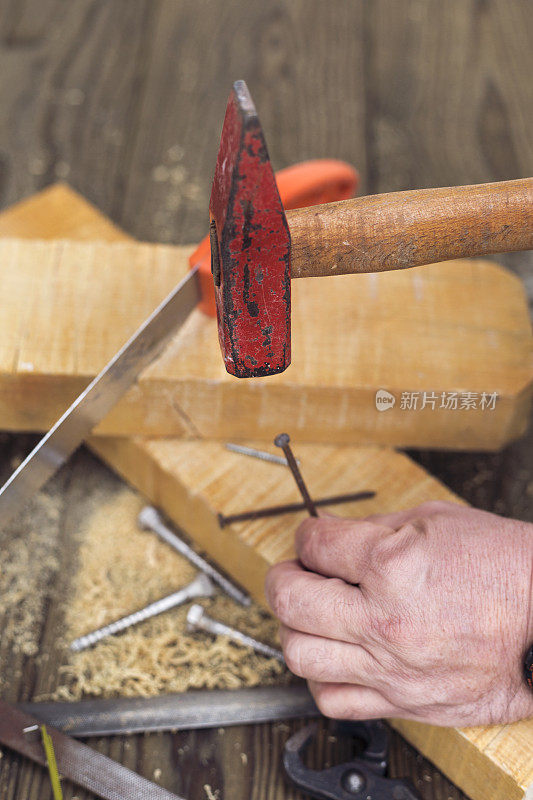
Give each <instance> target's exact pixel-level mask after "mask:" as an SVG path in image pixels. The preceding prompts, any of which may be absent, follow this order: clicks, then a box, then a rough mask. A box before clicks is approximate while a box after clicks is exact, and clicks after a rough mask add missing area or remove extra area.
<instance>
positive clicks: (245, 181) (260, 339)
mask: <svg viewBox="0 0 533 800" xmlns="http://www.w3.org/2000/svg"><path fill="white" fill-rule="evenodd" d="M209 212H210V219H211V226H210V234H211V269H212V272H213V279H214V282H215V295H216V305H217V320H218V337H219V340H220V347H221V350H222V355H223V357H224V363H225V365H226V369H227V371H228V372H230V373H231V374H232V375H236V376H237V377H238V378H251V377H257V376H261V375H274V374H275V373H277V372H283V370H284V369H286V368H287V367H288V366H289V364H290V362H291V276H290V246H291V243H290V235H289V228H288V225H287V221H286V219H285V213H284V211H283V205H282V203H281V200H280V196H279V193H278V187H277V185H276V180H275V178H274V173H273V171H272V167H271V166H270V159H269V157H268V152H267V149H266V144H265V140H264V138H263V133H262V131H261V125H260V123H259V119H258V117H257V112H256V110H255V107H254V104H253V102H252V98H251V97H250V94H249V92H248V89H247V86H246V84H245V83H244V81H237V82H236V83H235V84H234V85H233V91H232V93H231V95H230V98H229V101H228V106H227V109H226V117H225V119H224V127H223V129H222V137H221V143H220V149H219V152H218V158H217V165H216V169H215V177H214V179H213V187H212V190H211V201H210V204H209Z"/></svg>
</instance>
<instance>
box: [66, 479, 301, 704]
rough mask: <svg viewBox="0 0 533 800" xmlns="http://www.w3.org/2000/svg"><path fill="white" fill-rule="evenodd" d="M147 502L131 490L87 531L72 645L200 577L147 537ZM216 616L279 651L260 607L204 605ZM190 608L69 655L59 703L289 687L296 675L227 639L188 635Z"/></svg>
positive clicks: (70, 618)
mask: <svg viewBox="0 0 533 800" xmlns="http://www.w3.org/2000/svg"><path fill="white" fill-rule="evenodd" d="M142 505H143V501H142V499H141V498H140V497H139V496H138V495H137V494H136V493H134V492H132V491H131V490H129V489H124V490H123V491H122V492H121V493H120V494H119V495H118V496H115V497H114V498H112V500H110V501H109V502H108V503H106V504H104V505H102V506H100V507H99V508H97V509H95V511H94V513H93V514H92V515H91V516H90V518H89V519H88V520H87V523H86V528H85V530H84V531H82V537H83V538H82V544H81V546H80V551H79V569H78V574H77V576H76V578H75V580H74V581H73V597H72V600H71V602H70V603H69V607H68V609H67V611H66V637H65V638H66V641H65V644H66V645H67V644H68V643H69V642H70V641H72V639H74V638H76V637H77V636H80V635H81V634H84V633H87V632H88V631H90V630H93V629H95V628H98V627H100V626H101V625H105V624H107V623H108V622H111V621H112V620H114V619H118V618H119V617H121V616H123V615H125V614H128V613H130V612H131V611H134V610H136V609H140V608H142V607H143V606H144V605H146V604H148V603H150V602H152V601H154V600H157V599H158V598H160V597H163V596H164V595H166V594H170V593H171V592H174V591H176V589H178V588H180V587H182V586H184V585H185V584H186V583H188V582H189V581H190V580H192V578H193V577H194V576H195V574H196V569H195V568H194V567H193V566H192V565H191V564H190V563H189V562H188V561H187V560H186V559H184V558H182V557H181V556H180V555H179V554H178V553H176V552H175V551H173V550H172V549H170V548H169V547H168V546H167V545H166V544H165V543H163V542H161V541H160V540H159V539H158V538H157V537H156V536H155V535H154V534H152V533H149V532H145V531H140V530H139V529H138V528H137V524H136V519H137V515H138V512H139V511H140V509H141V508H142ZM201 602H202V604H203V605H204V606H205V607H206V608H207V609H208V613H209V614H210V615H211V616H213V617H216V618H217V619H220V620H222V621H223V622H225V623H227V624H229V625H231V626H233V627H236V628H239V629H241V630H243V631H245V632H246V633H248V634H250V635H251V636H253V637H254V638H257V639H259V640H261V641H265V642H267V643H269V644H272V645H273V646H277V622H276V621H275V620H274V619H273V618H272V617H271V616H270V615H269V614H267V613H266V612H265V611H263V610H262V609H261V608H259V606H257V605H252V607H250V608H243V607H241V606H238V605H237V604H236V603H234V602H233V601H232V600H231V599H230V598H228V597H226V596H225V595H223V594H222V593H217V595H216V596H215V597H214V598H212V599H209V600H202V601H201ZM188 607H189V606H188V605H185V606H183V607H181V608H176V609H173V610H171V611H169V612H166V613H164V614H162V615H160V616H159V617H154V618H153V619H151V620H147V621H146V622H144V623H141V624H140V625H137V626H135V627H132V628H130V629H129V630H127V631H125V632H124V633H123V634H120V635H118V636H112V637H109V638H108V639H105V640H103V641H101V642H100V643H98V644H97V645H96V646H95V647H93V648H90V649H89V650H86V651H82V652H81V653H77V654H71V653H70V652H69V655H68V658H69V664H68V665H66V666H65V667H63V668H62V669H61V685H60V686H59V688H58V689H57V691H56V692H55V694H54V697H56V698H59V699H66V700H74V699H79V698H80V697H82V696H86V695H92V696H104V697H108V696H113V695H117V694H120V695H125V696H150V695H155V694H159V693H165V692H179V691H186V690H188V689H193V688H195V689H200V688H208V689H215V688H230V689H233V688H234V689H237V688H240V687H243V686H257V685H259V684H272V683H281V682H285V681H287V680H288V679H289V673H288V672H287V670H286V669H285V668H284V667H283V665H281V664H279V662H277V661H276V660H275V659H267V658H264V657H262V656H259V655H257V654H256V653H254V652H253V651H251V650H249V649H248V648H243V647H241V646H238V645H236V644H235V643H233V642H230V641H229V640H227V639H226V638H225V637H217V638H213V637H210V636H209V635H207V634H203V633H195V634H187V633H186V619H185V618H186V615H187V610H188Z"/></svg>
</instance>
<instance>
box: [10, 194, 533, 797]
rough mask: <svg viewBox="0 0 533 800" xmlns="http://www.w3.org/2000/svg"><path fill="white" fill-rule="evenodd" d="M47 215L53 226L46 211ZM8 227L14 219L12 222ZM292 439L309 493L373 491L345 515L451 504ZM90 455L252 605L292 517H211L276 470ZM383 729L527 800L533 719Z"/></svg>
mask: <svg viewBox="0 0 533 800" xmlns="http://www.w3.org/2000/svg"><path fill="white" fill-rule="evenodd" d="M41 200H42V201H43V202H41ZM33 202H34V205H33V208H32V212H31V213H30V214H28V216H27V219H26V222H25V224H24V225H23V226H22V228H23V230H21V229H20V227H19V229H18V230H17V231H16V232H17V235H18V236H21V235H25V236H27V237H28V238H31V236H32V219H33V217H34V214H35V213H37V212H38V215H39V217H40V218H41V219H42V220H45V218H46V215H47V213H48V211H47V207H48V202H47V198H46V196H45V197H42V198H37V199H35V201H33ZM50 209H51V212H50V217H51V219H50V224H51V227H53V226H54V225H55V221H54V220H55V219H56V218H55V215H54V208H53V204H50ZM88 213H89V212H88ZM91 213H92V215H93V217H92V219H93V222H94V225H95V233H96V230H97V227H98V224H99V214H98V212H96V210H94V211H92V212H91ZM17 218H18V219H20V217H18V215H17ZM5 219H6V217H5V216H4V217H2V215H0V231H1V232H2V233H3V234H4V235H9V234H10V233H11V230H10V229H9V226H8V227H7V228H6V227H5V222H4V227H3V228H2V225H1V223H2V222H3V221H4V220H5ZM42 224H43V227H44V228H46V224H45V223H44V222H43V223H42ZM104 230H106V229H105V228H104ZM23 231H24V232H23ZM60 235H62V236H63V235H68V236H70V237H72V238H76V236H77V230H76V224H75V219H74V220H73V221H72V225H71V227H70V229H69V230H68V231H66V230H65V231H61V232H60ZM276 432H278V431H276ZM298 438H299V437H295V440H296V442H297V445H296V446H297V451H298V455H299V456H300V457H301V458H302V462H303V463H302V468H303V469H304V472H305V476H306V478H307V480H308V482H309V485H310V487H311V490H312V491H313V493H316V494H321V493H322V491H324V493H325V492H326V491H327V492H328V493H330V492H333V491H335V487H338V489H339V490H340V489H341V487H342V488H343V489H345V488H350V489H355V488H373V489H376V490H377V491H378V494H377V496H376V498H375V499H374V500H372V501H365V502H364V503H360V504H357V506H355V507H354V506H352V507H349V506H347V507H345V508H344V509H343V512H344V513H349V512H351V513H355V514H363V513H372V511H374V510H387V509H392V508H395V509H397V508H401V507H406V506H409V505H413V504H415V503H417V502H422V501H424V500H428V499H435V498H442V499H445V498H446V497H448V498H449V499H456V498H453V496H452V495H451V493H450V492H449V491H448V490H447V489H446V488H445V487H444V486H443V485H442V484H440V483H439V482H438V481H436V480H435V479H434V478H432V477H431V476H430V475H428V473H427V472H425V471H424V470H423V469H422V468H420V467H418V466H416V465H415V464H414V463H413V462H412V461H411V460H410V459H408V458H407V457H406V456H403V455H400V454H398V453H395V452H393V451H390V450H386V449H381V448H374V447H367V448H334V447H326V446H317V445H300V444H299V443H298ZM262 446H263V447H264V445H262ZM92 447H93V449H94V450H95V452H99V453H100V455H102V457H104V458H105V460H106V461H107V462H108V463H109V464H110V465H111V466H113V468H114V469H116V470H117V471H118V472H119V473H120V474H122V475H123V476H124V477H126V478H127V479H128V480H130V482H131V483H133V484H134V485H136V486H137V487H138V488H140V489H141V490H142V491H143V492H144V494H145V495H146V496H147V497H148V498H149V499H151V500H152V501H153V502H155V503H159V504H161V506H162V507H163V508H164V509H165V511H166V512H167V514H168V515H169V516H170V517H171V518H174V520H175V521H176V522H178V523H179V522H180V520H181V521H182V523H183V524H185V525H187V527H188V532H189V533H190V534H191V535H195V536H196V538H197V541H198V542H202V543H203V546H204V547H205V548H206V549H207V550H208V552H210V553H211V554H212V555H213V557H215V558H217V559H218V560H219V561H220V563H221V564H223V565H225V566H226V567H227V568H228V569H230V570H231V571H235V570H237V567H238V573H237V572H236V574H239V575H240V577H241V580H242V581H243V583H244V584H245V585H247V586H248V587H249V588H251V590H253V592H254V594H255V595H256V596H259V595H260V593H261V591H262V589H261V587H262V578H263V576H264V573H265V570H266V569H267V567H268V563H269V559H271V560H272V559H273V560H279V559H281V558H284V557H286V556H288V555H290V553H291V547H292V544H291V543H292V530H293V527H294V524H295V522H296V518H295V517H291V518H290V520H287V524H285V525H283V526H281V525H280V520H278V521H277V524H276V523H275V522H273V521H270V523H269V524H268V530H267V527H266V523H261V524H259V523H254V526H255V527H254V528H253V529H252V528H250V529H248V530H246V529H243V528H242V526H241V527H240V528H239V529H238V531H237V528H236V527H233V528H232V530H233V533H230V532H229V531H227V532H226V533H225V534H224V533H223V532H221V531H220V530H219V529H218V528H217V522H216V520H215V512H218V511H226V513H227V512H228V511H229V510H230V509H232V508H233V509H235V510H237V509H239V510H242V509H243V508H244V507H252V506H257V505H259V504H264V505H267V504H270V502H274V497H277V498H280V499H281V498H284V497H288V496H289V495H290V497H291V499H293V498H294V497H295V494H294V492H295V490H294V489H293V488H292V484H291V482H290V480H287V477H288V476H287V474H286V472H285V470H284V468H283V467H276V466H274V465H267V464H263V463H261V462H255V461H253V462H250V460H249V459H247V458H245V457H242V456H237V455H235V454H232V453H229V452H228V451H226V450H225V448H223V446H222V444H220V443H217V442H191V441H183V440H165V441H162V440H146V439H144V440H143V439H140V438H135V439H120V438H114V439H106V438H103V437H100V438H94V439H93V441H92ZM238 464H240V465H241V466H237V465H238ZM252 465H253V469H252ZM252 477H253V480H252ZM263 526H265V527H263ZM272 526H274V527H272ZM252 530H255V533H254V534H252ZM392 724H393V725H394V726H395V727H396V728H397V729H398V730H399V731H400V732H401V733H402V734H403V735H404V736H405V737H406V738H407V739H408V740H409V741H411V742H412V743H413V744H415V746H416V747H418V749H419V750H420V751H421V752H422V753H424V755H426V756H427V757H428V758H430V759H431V760H432V761H433V762H434V763H435V764H436V765H437V766H438V767H439V768H440V769H441V770H442V771H443V772H445V773H446V774H447V775H448V776H449V777H450V778H451V780H453V781H454V782H455V783H456V784H457V785H458V786H460V787H461V788H462V789H463V790H464V791H465V792H466V793H467V794H469V795H470V796H471V797H472V798H473V800H488V799H489V798H490V800H519V798H526V792H527V796H528V800H529V798H530V797H531V795H532V794H533V720H529V721H525V722H521V723H516V724H514V725H511V726H500V727H491V728H475V729H469V730H458V729H453V728H437V727H433V726H427V725H419V724H416V723H413V722H405V721H402V720H393V721H392Z"/></svg>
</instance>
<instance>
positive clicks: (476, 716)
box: [266, 502, 533, 726]
mask: <svg viewBox="0 0 533 800" xmlns="http://www.w3.org/2000/svg"><path fill="white" fill-rule="evenodd" d="M296 551H297V554H298V558H299V562H298V561H288V562H284V563H282V564H277V565H276V566H275V567H273V568H272V569H271V570H270V572H269V574H268V577H267V583H266V592H267V598H268V601H269V603H270V605H271V607H272V610H273V611H274V613H275V614H276V616H277V617H279V619H280V620H281V623H282V624H281V633H280V635H281V642H282V645H283V650H284V653H285V658H286V661H287V664H288V666H289V669H291V670H292V671H293V672H294V673H296V674H297V675H300V676H302V677H304V678H307V679H308V681H309V687H310V689H311V692H312V693H313V696H314V698H315V700H316V703H317V705H318V707H319V708H320V710H321V711H322V712H323V713H324V714H325V715H326V716H329V717H335V718H337V719H343V718H348V719H370V718H372V717H392V716H396V717H404V718H406V719H415V720H419V721H421V722H430V723H433V724H435V725H460V726H464V725H478V724H490V723H503V722H511V721H513V720H517V719H520V718H524V717H528V716H531V715H533V692H531V690H529V689H528V688H527V686H526V685H525V683H524V680H523V677H522V668H521V664H522V659H523V656H524V653H525V651H526V649H527V647H528V645H530V644H531V643H532V642H533V595H532V591H533V585H532V571H533V525H530V524H528V523H525V522H518V521H516V520H510V519H503V518H501V517H497V516H495V515H494V514H488V513H486V512H484V511H477V510H475V509H470V508H465V507H463V506H460V505H455V504H453V503H442V502H435V503H426V504H424V505H422V506H419V507H418V508H414V509H411V510H409V511H403V512H400V513H397V514H387V515H384V516H376V517H371V518H368V519H365V520H360V521H357V520H351V519H340V518H338V517H330V516H327V517H319V518H315V519H308V520H306V521H305V522H304V523H303V524H302V525H300V527H299V528H298V530H297V532H296Z"/></svg>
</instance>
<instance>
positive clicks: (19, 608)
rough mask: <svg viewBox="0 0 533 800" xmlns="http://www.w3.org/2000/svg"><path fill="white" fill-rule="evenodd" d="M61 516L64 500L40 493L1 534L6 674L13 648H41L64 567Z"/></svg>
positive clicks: (0, 663)
mask: <svg viewBox="0 0 533 800" xmlns="http://www.w3.org/2000/svg"><path fill="white" fill-rule="evenodd" d="M59 515H60V501H59V500H58V499H57V498H54V497H52V496H51V495H48V494H46V493H41V494H39V495H38V496H36V497H35V498H34V499H33V500H32V502H31V503H29V504H28V506H27V507H26V509H25V511H24V512H23V514H22V516H21V517H20V518H18V519H17V520H15V521H14V522H13V523H11V524H10V525H8V526H7V527H6V530H5V531H4V532H3V533H2V537H1V542H2V544H1V548H2V563H1V569H0V597H2V617H3V623H2V642H1V644H2V648H1V650H0V676H1V675H5V674H6V668H5V663H4V660H5V659H7V658H8V653H9V652H10V653H12V654H15V655H22V656H34V655H36V654H37V653H38V650H39V639H40V635H41V622H42V616H43V609H44V607H45V604H46V602H47V599H48V598H49V597H50V596H51V595H52V594H53V591H54V581H53V576H54V574H55V573H56V572H57V570H58V567H59V564H58V559H57V547H58V536H59V532H58V524H57V523H58V520H59ZM21 530H22V531H24V536H21V535H20V531H21ZM1 683H2V678H1V677H0V684H1Z"/></svg>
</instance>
